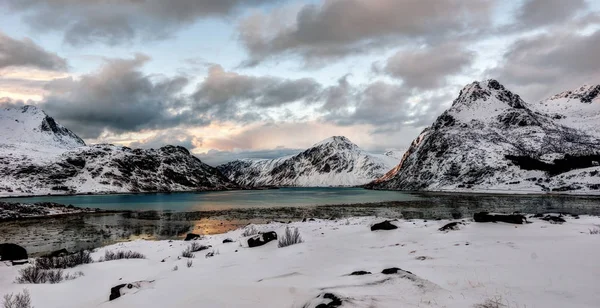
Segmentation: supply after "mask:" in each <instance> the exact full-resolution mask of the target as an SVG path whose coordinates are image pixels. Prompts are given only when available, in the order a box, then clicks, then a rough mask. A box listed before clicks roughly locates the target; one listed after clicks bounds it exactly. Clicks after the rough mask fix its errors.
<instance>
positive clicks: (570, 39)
mask: <svg viewBox="0 0 600 308" xmlns="http://www.w3.org/2000/svg"><path fill="white" fill-rule="evenodd" d="M599 55H600V30H597V31H595V32H593V33H591V34H581V33H578V32H577V31H565V32H558V31H557V32H554V33H552V34H549V33H548V34H547V33H543V34H539V35H535V36H531V37H526V38H522V39H520V40H517V41H516V42H515V43H513V44H512V45H511V46H510V47H509V48H508V50H507V51H506V53H504V55H503V58H502V60H501V61H500V63H499V65H498V66H497V67H495V68H493V69H490V70H488V71H487V72H486V74H487V75H488V76H490V77H494V78H498V80H499V81H500V82H503V83H505V84H506V85H507V86H509V87H510V88H512V89H514V90H515V92H517V93H519V94H520V95H522V96H523V97H524V98H525V99H526V100H529V101H531V100H534V101H535V100H540V99H542V98H545V97H547V96H549V95H552V94H556V93H558V92H561V91H564V90H569V89H573V88H575V87H578V86H580V85H582V84H584V83H598V82H599V81H600V56H599Z"/></svg>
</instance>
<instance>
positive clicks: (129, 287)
mask: <svg viewBox="0 0 600 308" xmlns="http://www.w3.org/2000/svg"><path fill="white" fill-rule="evenodd" d="M153 284H154V280H140V281H135V282H130V283H123V284H120V285H117V286H114V287H112V288H110V296H109V298H108V300H109V301H112V300H115V299H117V298H119V297H121V296H123V295H126V294H128V293H136V292H138V291H140V290H143V289H148V288H152V285H153Z"/></svg>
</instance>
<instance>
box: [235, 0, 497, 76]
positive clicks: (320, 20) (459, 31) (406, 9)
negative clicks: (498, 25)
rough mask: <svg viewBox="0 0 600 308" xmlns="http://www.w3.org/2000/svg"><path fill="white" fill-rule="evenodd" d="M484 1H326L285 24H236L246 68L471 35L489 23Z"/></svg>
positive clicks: (257, 19) (263, 18)
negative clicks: (273, 61)
mask: <svg viewBox="0 0 600 308" xmlns="http://www.w3.org/2000/svg"><path fill="white" fill-rule="evenodd" d="M492 3H493V2H492V1H488V0H466V1H461V0H377V1H375V0H345V1H341V0H325V1H323V3H322V4H321V5H316V4H306V5H305V6H303V7H302V8H301V9H300V11H299V12H298V13H297V15H296V18H294V19H287V20H293V22H290V23H287V24H285V23H282V22H281V20H286V19H283V18H282V16H281V12H280V11H273V12H272V13H270V14H265V13H256V14H254V15H250V16H248V17H246V18H245V19H244V20H242V21H241V22H240V25H239V32H240V34H239V35H240V41H241V42H242V43H243V44H244V46H245V47H246V49H247V50H248V52H249V54H250V59H249V60H248V61H247V63H246V64H248V65H255V64H257V63H259V62H261V61H263V60H265V59H267V58H269V57H272V56H278V55H288V54H295V55H300V56H302V57H303V58H304V59H305V60H308V61H313V60H317V59H320V60H321V61H322V60H323V59H322V58H324V57H325V58H332V57H337V56H341V55H348V54H355V53H363V52H366V51H369V50H372V49H373V48H377V47H382V46H390V45H392V44H398V43H399V42H402V40H403V39H404V40H411V41H423V42H431V41H440V40H449V39H454V38H456V37H461V36H468V35H473V34H476V33H478V32H480V31H481V30H482V29H484V28H486V27H487V26H488V25H489V23H490V13H491V8H492Z"/></svg>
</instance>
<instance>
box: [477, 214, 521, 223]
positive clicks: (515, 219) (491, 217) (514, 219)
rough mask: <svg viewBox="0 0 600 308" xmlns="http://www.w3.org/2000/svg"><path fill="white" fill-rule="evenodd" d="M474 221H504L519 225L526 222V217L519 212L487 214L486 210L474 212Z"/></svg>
mask: <svg viewBox="0 0 600 308" xmlns="http://www.w3.org/2000/svg"><path fill="white" fill-rule="evenodd" d="M473 219H474V220H475V222H506V223H509V224H518V225H521V224H523V223H524V222H527V218H525V216H523V215H521V214H508V215H503V214H489V213H488V212H481V213H475V214H474V215H473Z"/></svg>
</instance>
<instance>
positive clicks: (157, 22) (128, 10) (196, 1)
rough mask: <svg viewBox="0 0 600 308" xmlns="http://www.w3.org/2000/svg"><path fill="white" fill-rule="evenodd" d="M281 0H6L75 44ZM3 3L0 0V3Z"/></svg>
mask: <svg viewBox="0 0 600 308" xmlns="http://www.w3.org/2000/svg"><path fill="white" fill-rule="evenodd" d="M279 1H281V0H216V1H215V0H169V1H165V0H142V1H140V0H124V1H103V0H6V1H4V2H5V3H4V5H5V6H6V7H7V8H8V9H10V10H12V11H13V12H21V13H23V14H24V20H25V21H26V22H27V23H28V24H29V25H30V26H31V27H32V28H33V29H35V30H38V31H50V30H57V31H61V32H64V41H65V42H67V43H69V44H72V45H83V44H88V43H98V42H100V43H104V44H108V45H116V44H121V43H127V42H131V41H134V40H156V39H164V38H167V37H169V36H171V35H172V33H173V32H174V31H176V30H178V29H180V28H182V27H184V26H187V25H190V24H192V23H194V22H195V21H197V20H198V19H200V18H207V17H224V16H228V15H231V14H233V13H235V12H237V11H238V10H239V9H242V8H247V7H254V6H260V5H264V4H269V3H275V2H279ZM1 6H2V4H0V7H1Z"/></svg>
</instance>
